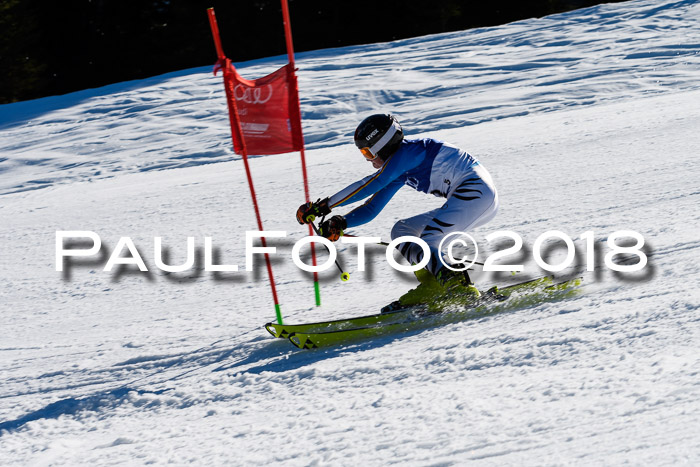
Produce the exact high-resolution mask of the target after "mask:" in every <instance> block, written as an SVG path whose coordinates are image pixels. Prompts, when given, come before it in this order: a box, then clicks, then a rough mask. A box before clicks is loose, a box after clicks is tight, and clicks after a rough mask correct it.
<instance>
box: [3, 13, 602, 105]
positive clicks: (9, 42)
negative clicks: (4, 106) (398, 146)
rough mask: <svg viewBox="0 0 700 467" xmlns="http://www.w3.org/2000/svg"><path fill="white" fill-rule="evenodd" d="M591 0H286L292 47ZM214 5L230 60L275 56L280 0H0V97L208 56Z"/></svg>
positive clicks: (51, 90)
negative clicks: (210, 15) (209, 16)
mask: <svg viewBox="0 0 700 467" xmlns="http://www.w3.org/2000/svg"><path fill="white" fill-rule="evenodd" d="M596 3H601V2H600V1H595V0H479V1H468V0H462V1H459V0H431V1H426V0H419V1H416V0H386V1H379V0H353V1H329V0H289V7H290V11H291V23H292V29H293V34H294V45H295V49H296V51H297V52H301V51H305V50H313V49H322V48H327V47H339V46H345V45H353V44H367V43H372V42H382V41H390V40H394V39H401V38H406V37H414V36H421V35H425V34H432V33H437V32H444V31H455V30H462V29H468V28H472V27H478V26H492V25H496V24H503V23H507V22H510V21H515V20H518V19H523V18H530V17H539V16H545V15H548V14H552V13H555V12H561V11H566V10H570V9H574V8H581V7H585V6H590V5H593V4H596ZM208 7H214V8H215V10H216V15H217V18H218V21H219V26H220V28H221V36H222V40H223V43H224V50H225V52H226V54H227V56H228V57H229V58H231V59H232V60H233V61H234V62H239V61H243V60H249V59H253V58H261V57H267V56H272V55H280V54H284V53H285V51H286V49H285V43H284V32H283V28H282V12H281V7H280V1H279V0H189V1H185V0H61V1H45V0H1V1H0V34H1V36H0V70H2V71H1V73H2V74H1V78H0V80H1V81H0V103H8V102H15V101H20V100H27V99H33V98H37V97H43V96H48V95H55V94H64V93H67V92H71V91H76V90H79V89H85V88H90V87H97V86H101V85H105V84H109V83H115V82H119V81H125V80H130V79H139V78H145V77H148V76H154V75H157V74H161V73H166V72H169V71H176V70H181V69H185V68H191V67H196V66H203V65H208V64H213V63H214V62H215V61H216V53H215V51H214V45H213V42H212V39H211V33H210V31H209V24H208V20H207V14H206V9H207V8H208Z"/></svg>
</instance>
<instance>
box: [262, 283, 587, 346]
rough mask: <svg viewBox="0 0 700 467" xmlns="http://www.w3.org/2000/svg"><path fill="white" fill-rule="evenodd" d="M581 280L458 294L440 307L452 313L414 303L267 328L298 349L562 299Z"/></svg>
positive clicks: (531, 284) (267, 325)
mask: <svg viewBox="0 0 700 467" xmlns="http://www.w3.org/2000/svg"><path fill="white" fill-rule="evenodd" d="M580 283H581V279H571V280H568V281H565V282H562V283H558V284H555V283H554V282H553V279H552V278H551V277H549V276H547V277H541V278H538V279H533V280H529V281H526V282H522V283H518V284H514V285H511V286H507V287H504V288H502V289H499V290H498V292H497V293H493V292H492V291H489V292H486V293H483V294H482V298H481V299H480V300H479V301H478V302H476V303H470V304H469V305H465V304H464V303H460V302H459V297H457V298H455V299H454V300H449V301H448V302H446V303H443V304H442V306H441V310H450V312H440V310H438V311H435V306H434V305H433V306H431V307H430V310H429V309H428V306H413V307H408V308H399V309H396V310H392V311H389V312H384V313H380V314H373V315H367V316H360V317H357V318H348V319H340V320H334V321H322V322H316V323H305V324H284V325H280V324H277V323H267V324H266V325H265V329H267V331H268V332H269V333H270V334H272V335H273V336H275V337H279V338H287V339H289V340H290V341H291V342H292V343H293V344H294V345H296V346H297V347H299V348H316V347H323V346H330V345H335V344H337V343H340V342H344V341H349V340H354V339H357V338H367V337H372V336H375V335H381V334H386V333H390V332H395V331H396V330H401V329H414V328H416V327H420V325H422V324H427V325H434V324H436V322H437V323H448V322H453V321H460V320H463V319H466V318H468V317H469V316H472V315H475V316H483V315H484V314H490V313H494V312H500V311H504V310H506V309H517V308H522V307H525V306H529V305H532V304H536V303H539V302H541V301H543V299H550V300H551V299H558V298H563V297H564V296H566V295H568V294H569V293H572V292H573V291H574V290H575V288H576V287H577V286H578V285H580ZM385 308H387V307H385ZM460 308H461V309H460Z"/></svg>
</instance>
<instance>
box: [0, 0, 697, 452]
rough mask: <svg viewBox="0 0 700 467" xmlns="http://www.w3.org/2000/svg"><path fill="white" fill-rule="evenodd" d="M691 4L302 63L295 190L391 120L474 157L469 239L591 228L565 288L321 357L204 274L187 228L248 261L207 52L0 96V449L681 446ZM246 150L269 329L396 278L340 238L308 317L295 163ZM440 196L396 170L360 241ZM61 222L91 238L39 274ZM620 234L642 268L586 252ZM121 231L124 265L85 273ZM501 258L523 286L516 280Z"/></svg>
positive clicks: (321, 54) (219, 90) (248, 216)
mask: <svg viewBox="0 0 700 467" xmlns="http://www.w3.org/2000/svg"><path fill="white" fill-rule="evenodd" d="M699 19H700V3H698V2H696V1H668V0H665V1H649V0H643V1H631V2H626V3H621V4H615V5H601V6H598V7H593V8H589V9H584V10H578V11H574V12H570V13H566V14H560V15H555V16H551V17H547V18H542V19H533V20H527V21H521V22H517V23H512V24H508V25H505V26H500V27H495V28H485V29H478V30H471V31H464V32H459V33H449V34H439V35H433V36H426V37H421V38H415V39H408V40H403V41H397V42H392V43H386V44H375V45H370V46H361V47H349V48H343V49H335V50H322V51H316V52H309V53H305V54H300V55H299V56H298V58H297V59H298V67H299V79H300V91H301V101H302V112H303V119H304V131H305V135H306V139H307V145H308V148H309V151H308V152H307V162H308V168H309V174H310V177H311V179H312V181H313V184H312V196H314V197H320V196H327V195H330V194H332V193H333V192H335V191H336V190H337V189H340V188H342V187H343V186H345V184H347V183H350V182H352V181H354V180H356V179H357V178H359V177H361V176H364V175H366V174H367V173H369V170H370V169H369V167H368V164H366V163H365V162H364V161H363V160H362V158H361V157H360V156H359V155H358V154H357V152H356V150H355V149H354V146H353V145H352V141H351V134H352V131H353V130H354V127H355V125H356V124H357V122H358V121H359V120H360V119H361V118H363V117H364V116H366V115H368V114H370V113H373V112H375V111H392V112H394V113H396V114H397V115H398V116H399V119H400V120H401V122H402V123H403V124H404V127H405V129H406V130H407V132H408V133H409V134H411V135H412V136H415V135H421V134H430V135H431V136H435V137H438V138H441V139H444V140H448V141H451V142H453V143H455V144H458V145H460V146H462V147H464V148H465V149H467V150H468V151H469V152H470V153H471V154H473V155H475V156H477V157H478V158H479V159H480V160H481V161H482V162H483V164H484V165H485V166H486V167H487V168H488V169H489V171H490V172H491V173H492V174H493V176H494V179H495V181H496V184H497V187H498V189H499V196H500V199H501V210H500V212H499V215H498V216H497V217H496V218H495V219H494V220H493V221H492V222H491V223H489V224H488V225H486V226H484V227H482V228H481V229H478V230H477V231H476V232H474V235H475V236H476V237H477V238H478V239H479V240H480V241H483V238H484V237H485V236H486V235H487V234H489V233H491V232H495V231H497V230H502V229H508V230H513V231H515V232H517V233H519V234H520V235H521V236H522V237H523V239H524V241H525V245H526V246H528V247H529V248H531V247H532V245H533V243H534V241H535V239H536V238H537V237H538V236H539V235H540V234H542V233H544V232H546V231H548V230H553V229H557V230H561V231H564V232H566V233H567V234H568V235H570V236H571V237H572V238H574V239H578V237H579V235H581V234H582V233H583V232H585V231H588V230H592V231H594V232H595V235H596V239H597V240H598V246H599V255H598V258H597V264H598V267H597V269H596V271H593V272H586V273H585V281H586V283H587V286H586V289H585V293H584V294H583V295H582V296H580V297H577V298H575V299H571V300H568V301H566V302H560V303H552V304H544V305H540V306H535V307H531V308H527V309H523V310H519V311H517V312H512V313H504V314H499V315H493V316H489V317H485V318H480V319H474V320H470V321H465V322H462V323H458V324H451V325H447V326H442V327H438V328H435V329H430V330H424V331H421V332H410V333H403V334H399V335H395V336H389V337H384V338H380V339H375V340H372V341H369V342H361V343H357V344H353V345H349V346H343V347H339V348H333V349H329V350H317V351H298V350H296V349H295V348H293V347H292V346H291V345H290V344H289V343H288V342H285V341H282V340H274V339H272V338H271V337H270V336H269V335H267V333H266V332H265V331H264V330H263V329H262V327H261V325H262V324H264V323H265V322H267V321H271V320H273V319H274V310H273V303H272V299H271V296H270V292H269V288H268V287H267V279H266V275H265V271H264V268H263V267H261V266H262V265H261V264H259V263H258V264H257V267H256V270H255V271H254V272H246V271H244V270H241V271H239V272H237V273H224V274H215V273H211V272H207V271H204V270H202V268H201V265H202V259H201V257H202V253H201V250H202V247H203V238H204V237H205V236H210V237H213V239H214V245H215V247H216V251H217V253H218V257H219V259H220V261H221V262H225V263H227V264H238V265H240V266H241V269H243V265H244V262H245V252H244V239H245V232H246V231H247V230H254V228H255V222H254V219H253V212H252V208H251V206H250V202H249V192H248V187H247V184H246V181H245V175H244V173H243V167H242V163H241V162H240V160H239V159H238V156H235V155H234V154H233V153H232V151H231V144H230V136H229V130H228V118H227V115H226V109H225V101H224V97H223V87H222V85H221V80H220V77H213V76H212V75H211V70H210V69H209V68H206V69H196V70H186V71H183V72H180V73H173V74H169V75H164V76H160V77H154V78H151V79H148V80H143V81H135V82H129V83H122V84H116V85H112V86H108V87H105V88H100V89H94V90H86V91H82V92H78V93H73V94H68V95H65V96H58V97H52V98H46V99H40V100H36V101H28V102H22V103H17V104H10V105H4V106H0V173H1V174H2V177H0V193H2V194H1V195H0V216H1V219H2V222H1V224H0V225H1V226H0V239H1V240H2V245H3V247H2V248H1V249H0V265H1V266H0V268H1V269H0V279H1V280H0V300H1V301H0V306H1V309H2V314H1V315H0V323H1V329H2V333H1V334H0V369H1V371H2V378H0V463H2V464H7V465H27V464H32V465H48V464H64V465H91V464H96V463H99V464H112V463H115V464H145V463H158V464H160V463H168V462H172V463H176V464H185V463H196V464H205V463H206V464H211V463H214V464H234V465H238V464H268V463H280V464H289V465H299V464H301V465H306V464H332V465H350V464H356V463H359V462H362V463H366V464H369V465H385V464H389V463H403V464H409V463H410V464H417V465H453V464H454V465H462V464H464V463H468V462H469V463H471V462H474V463H477V462H478V463H483V464H499V465H501V464H559V463H580V464H590V465H600V464H619V463H634V464H640V463H645V464H653V465H657V464H672V463H674V464H675V463H678V462H685V463H689V464H693V463H697V462H698V461H700V441H699V440H698V437H697V433H698V432H699V431H700V403H698V400H700V384H699V382H698V380H699V378H698V374H699V372H700V357H699V356H698V355H699V352H698V342H700V317H699V315H698V310H699V308H700V293H699V292H698V291H697V284H698V283H699V282H700V272H699V270H698V267H697V259H698V251H700V238H699V237H698V234H697V230H698V225H700V209H698V201H699V198H698V197H699V195H700V189H698V186H700V184H699V183H698V181H700V164H698V162H697V155H698V153H699V152H700V135H699V134H698V131H697V129H698V128H700V105H698V104H699V103H700V58H699V57H698V49H699V46H700V25H699V23H698V20H699ZM225 21H226V19H225V18H220V22H221V27H222V28H226V22H225ZM281 60H283V58H280V57H276V58H271V59H266V60H259V61H255V62H250V63H245V64H240V66H239V69H240V71H241V73H242V74H243V75H244V76H250V77H256V76H260V75H262V74H264V73H267V72H268V71H271V70H273V69H275V68H276V67H278V66H279V65H280V64H281V63H282V61H281ZM251 165H252V167H253V171H254V176H255V182H256V188H257V190H258V192H259V200H260V203H261V210H262V214H263V217H264V224H265V227H266V229H268V230H284V231H287V233H288V236H287V238H286V239H280V240H275V241H274V242H273V244H274V245H276V246H277V247H278V250H279V253H278V254H277V255H276V260H275V275H276V278H277V280H278V283H279V284H278V286H279V287H278V288H279V295H280V299H281V304H282V312H283V314H284V316H285V319H286V320H287V321H288V322H299V321H306V320H315V319H326V318H340V317H345V316H354V315H361V314H366V313H371V312H375V311H376V310H378V308H379V307H381V306H382V305H384V304H386V303H388V302H389V301H392V300H394V299H395V298H396V297H397V296H398V295H399V294H401V293H402V292H403V291H404V290H407V289H408V288H410V287H412V286H413V285H414V283H415V281H414V280H413V279H412V278H411V277H409V276H407V275H405V274H399V273H397V272H395V271H393V270H392V269H391V268H390V267H389V266H388V264H387V263H386V261H385V259H384V257H383V250H382V249H380V248H373V249H371V250H370V251H369V257H368V270H367V271H366V272H364V273H363V272H359V271H357V267H358V266H357V262H356V254H355V253H356V250H355V249H354V248H349V247H341V248H340V255H341V259H342V260H343V262H344V263H345V264H346V265H347V268H348V269H349V270H350V271H351V273H352V279H351V281H350V282H348V283H341V282H340V281H339V280H338V279H337V273H335V272H334V271H333V270H329V272H328V273H326V274H324V280H323V284H322V298H323V306H322V307H320V308H317V307H315V306H314V303H313V289H312V286H311V283H310V282H309V278H308V276H307V275H306V274H303V273H302V272H301V271H299V270H298V269H297V268H296V267H295V266H294V265H293V263H292V261H291V259H290V258H291V256H290V252H291V247H292V244H293V243H294V241H296V240H297V239H299V238H301V237H302V236H303V235H305V230H304V229H302V228H301V227H299V226H298V225H297V224H296V222H295V221H294V219H293V216H294V211H295V209H296V207H297V206H298V205H299V204H300V203H301V202H302V201H303V192H302V190H301V183H302V182H301V170H300V166H299V158H298V156H297V155H288V156H284V155H282V156H270V157H256V158H254V159H253V160H252V161H251ZM436 206H439V200H437V199H433V198H429V197H425V196H424V195H421V194H418V193H415V192H413V191H411V190H401V192H399V194H398V195H397V197H396V198H395V199H394V200H392V201H391V203H390V204H389V206H388V207H387V209H385V211H384V212H383V213H382V214H381V215H380V216H379V217H378V218H377V219H376V220H375V221H374V222H373V223H371V224H368V225H366V226H363V228H362V229H358V232H355V233H357V234H361V235H377V236H383V237H384V238H385V239H387V238H388V232H389V230H390V228H391V226H392V225H393V223H394V222H395V221H396V220H398V219H401V218H404V217H407V216H410V215H413V214H415V213H418V212H421V211H423V210H428V209H432V208H434V207H436ZM57 230H92V231H94V232H97V233H98V234H99V235H100V237H101V239H102V241H103V256H102V257H101V258H100V259H99V260H94V261H87V262H82V263H80V264H77V265H74V266H72V267H70V268H68V270H67V272H66V273H63V274H62V273H60V272H57V271H56V270H55V260H54V255H55V232H56V231H57ZM618 230H635V231H637V232H639V233H641V234H642V235H643V236H644V238H645V240H646V243H647V248H646V250H645V251H646V253H647V254H649V255H650V256H649V265H648V266H647V268H645V270H644V271H642V273H637V274H622V275H621V274H614V273H613V272H611V271H610V270H609V269H608V268H607V267H605V266H604V265H603V262H602V259H603V258H602V257H603V255H604V253H605V252H606V251H607V250H606V248H607V247H606V245H605V243H604V240H605V238H606V237H607V236H608V235H609V234H611V233H612V232H615V231H618ZM122 236H128V237H131V238H132V239H133V241H134V243H135V244H136V246H137V248H138V250H139V252H140V253H141V255H142V256H143V258H144V260H145V262H146V264H147V265H148V267H149V272H148V273H143V272H139V271H138V269H136V268H134V267H131V268H126V269H121V270H115V271H114V272H112V273H110V272H105V271H103V270H102V269H103V266H104V263H105V261H106V258H107V256H108V255H109V253H111V252H112V251H114V249H115V247H116V245H117V242H118V240H119V238H120V237H122ZM155 236H162V237H163V243H164V245H166V246H167V247H168V250H169V252H170V260H171V261H170V262H171V263H173V264H177V263H181V262H183V261H184V260H185V240H186V237H188V236H193V237H195V239H196V242H197V247H198V261H197V264H198V267H197V268H195V269H193V270H192V271H189V272H186V273H172V274H165V273H163V272H162V271H160V270H158V269H157V268H156V267H155V262H154V253H153V248H154V245H153V244H154V237H155ZM576 243H577V245H578V252H579V257H582V256H583V254H584V252H585V249H584V248H583V242H582V241H581V240H577V242H576ZM509 259H512V258H509ZM515 259H516V260H517V259H519V258H517V257H516V258H515ZM522 260H523V261H524V262H525V264H526V270H525V272H524V273H522V274H520V275H519V277H522V278H526V277H531V276H536V275H538V274H539V273H541V271H540V270H539V269H538V268H537V267H536V265H535V264H534V262H533V261H532V260H531V255H529V254H525V255H524V256H523V257H522ZM572 273H575V271H573V270H572V269H569V270H567V271H564V272H563V273H562V275H567V274H572ZM475 279H476V280H477V283H478V284H479V285H481V286H483V287H488V286H489V285H491V284H494V283H501V282H503V281H504V280H510V279H509V277H508V275H507V274H505V275H504V274H496V273H489V274H487V273H477V274H476V275H475Z"/></svg>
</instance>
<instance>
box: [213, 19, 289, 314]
mask: <svg viewBox="0 0 700 467" xmlns="http://www.w3.org/2000/svg"><path fill="white" fill-rule="evenodd" d="M207 14H208V15H209V25H210V27H211V32H212V35H213V36H214V44H215V46H216V53H217V55H218V57H219V61H220V62H222V61H223V62H224V63H223V64H221V65H222V70H223V73H224V89H225V90H226V101H227V102H228V103H229V121H230V123H231V131H232V132H233V131H236V132H237V134H238V136H239V140H240V141H241V156H242V158H243V165H244V166H245V173H246V177H247V178H248V187H249V188H250V196H251V198H252V199H253V208H254V209H255V219H256V221H257V224H258V230H259V231H260V232H263V231H264V229H263V224H262V218H261V217H260V209H259V208H258V199H257V196H256V195H255V186H254V185H253V177H252V175H251V172H250V165H249V164H248V150H247V149H246V144H245V138H244V137H243V130H242V129H241V122H240V121H239V120H238V118H236V117H235V116H237V115H238V107H237V105H236V99H235V98H233V96H231V95H230V94H231V90H230V89H229V86H227V85H226V82H227V80H226V77H227V74H228V73H229V66H230V63H231V62H230V60H228V59H227V58H226V56H225V55H224V51H223V48H222V47H221V38H220V36H219V26H218V24H217V23H216V16H215V15H214V9H213V8H209V9H208V10H207ZM231 107H232V108H231ZM231 138H232V139H233V134H232V135H231ZM234 145H235V140H234ZM260 242H261V243H262V246H263V247H267V242H266V241H265V237H260ZM265 263H266V264H267V275H268V277H269V278H270V288H271V289H272V299H273V300H274V302H275V315H276V316H277V323H278V324H283V323H282V310H281V308H280V304H279V300H278V299H277V287H276V286H275V278H274V276H273V274H272V264H271V263H270V256H269V255H268V254H267V253H265Z"/></svg>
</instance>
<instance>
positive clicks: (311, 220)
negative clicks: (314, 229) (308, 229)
mask: <svg viewBox="0 0 700 467" xmlns="http://www.w3.org/2000/svg"><path fill="white" fill-rule="evenodd" d="M315 220H316V216H314V215H313V214H309V215H308V216H306V222H308V223H309V224H310V223H312V222H313V221H315Z"/></svg>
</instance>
